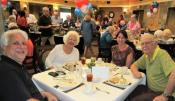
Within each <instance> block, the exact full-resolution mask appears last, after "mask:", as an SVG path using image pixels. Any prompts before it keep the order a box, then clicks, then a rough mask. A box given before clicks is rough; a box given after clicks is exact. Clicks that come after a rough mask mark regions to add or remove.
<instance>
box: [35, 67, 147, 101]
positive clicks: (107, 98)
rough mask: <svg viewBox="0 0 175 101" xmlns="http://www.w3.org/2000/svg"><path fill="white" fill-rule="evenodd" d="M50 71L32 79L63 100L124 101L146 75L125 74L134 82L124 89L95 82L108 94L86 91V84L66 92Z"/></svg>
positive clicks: (39, 86)
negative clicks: (58, 86)
mask: <svg viewBox="0 0 175 101" xmlns="http://www.w3.org/2000/svg"><path fill="white" fill-rule="evenodd" d="M50 71H52V70H49V71H45V72H42V73H38V74H35V75H33V77H32V80H33V81H34V83H35V84H36V86H37V87H38V88H39V89H40V90H45V91H48V92H51V93H53V94H55V95H56V96H57V97H59V99H60V100H61V101H124V99H125V98H126V97H127V96H128V95H129V94H130V93H131V92H132V91H133V90H134V89H135V88H136V87H137V86H138V85H139V84H145V80H146V77H145V75H144V76H143V78H141V79H135V78H134V77H133V76H132V74H131V73H130V72H129V74H128V75H124V77H125V78H127V79H128V80H129V81H130V82H131V83H132V84H131V85H129V86H127V88H126V89H124V90H122V89H119V88H115V87H113V86H109V85H106V84H104V83H94V86H97V87H99V88H100V89H102V90H106V91H108V92H110V94H106V93H104V92H101V91H97V90H94V92H93V93H92V94H86V93H84V88H85V85H83V86H80V87H79V88H76V89H74V90H72V91H70V92H67V93H64V92H62V91H61V90H60V89H59V88H55V87H54V86H55V85H57V83H58V81H57V80H56V79H55V78H54V77H52V76H49V75H48V72H50Z"/></svg>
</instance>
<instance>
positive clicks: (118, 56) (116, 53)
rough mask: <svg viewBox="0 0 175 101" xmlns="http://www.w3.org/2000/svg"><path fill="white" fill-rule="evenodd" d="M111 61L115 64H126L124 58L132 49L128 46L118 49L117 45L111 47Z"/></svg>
mask: <svg viewBox="0 0 175 101" xmlns="http://www.w3.org/2000/svg"><path fill="white" fill-rule="evenodd" d="M111 51H112V62H113V63H114V64H116V65H117V66H126V59H127V56H128V55H129V54H130V53H133V52H134V51H133V49H132V48H131V47H130V46H128V47H127V48H126V49H125V50H123V51H121V50H119V47H118V45H115V46H113V47H112V50H111Z"/></svg>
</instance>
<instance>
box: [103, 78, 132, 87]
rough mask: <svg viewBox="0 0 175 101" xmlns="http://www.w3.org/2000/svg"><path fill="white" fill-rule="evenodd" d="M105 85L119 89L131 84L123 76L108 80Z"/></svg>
mask: <svg viewBox="0 0 175 101" xmlns="http://www.w3.org/2000/svg"><path fill="white" fill-rule="evenodd" d="M105 83H106V84H109V85H112V86H116V87H120V88H126V87H127V86H128V85H130V84H131V83H130V82H129V81H128V80H127V79H126V78H124V77H123V76H114V77H112V78H110V79H109V80H107V81H105Z"/></svg>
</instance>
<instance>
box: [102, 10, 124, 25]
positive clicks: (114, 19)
mask: <svg viewBox="0 0 175 101" xmlns="http://www.w3.org/2000/svg"><path fill="white" fill-rule="evenodd" d="M101 9H102V10H103V11H104V15H106V14H107V15H109V12H110V11H113V12H114V14H115V16H114V18H113V21H116V22H117V21H118V19H119V16H120V15H121V14H122V13H123V12H122V7H103V8H101Z"/></svg>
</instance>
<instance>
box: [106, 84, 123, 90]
mask: <svg viewBox="0 0 175 101" xmlns="http://www.w3.org/2000/svg"><path fill="white" fill-rule="evenodd" d="M103 83H104V84H106V85H109V86H112V87H115V88H119V89H121V90H124V89H125V88H124V87H119V86H115V85H112V84H110V83H108V82H103Z"/></svg>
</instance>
